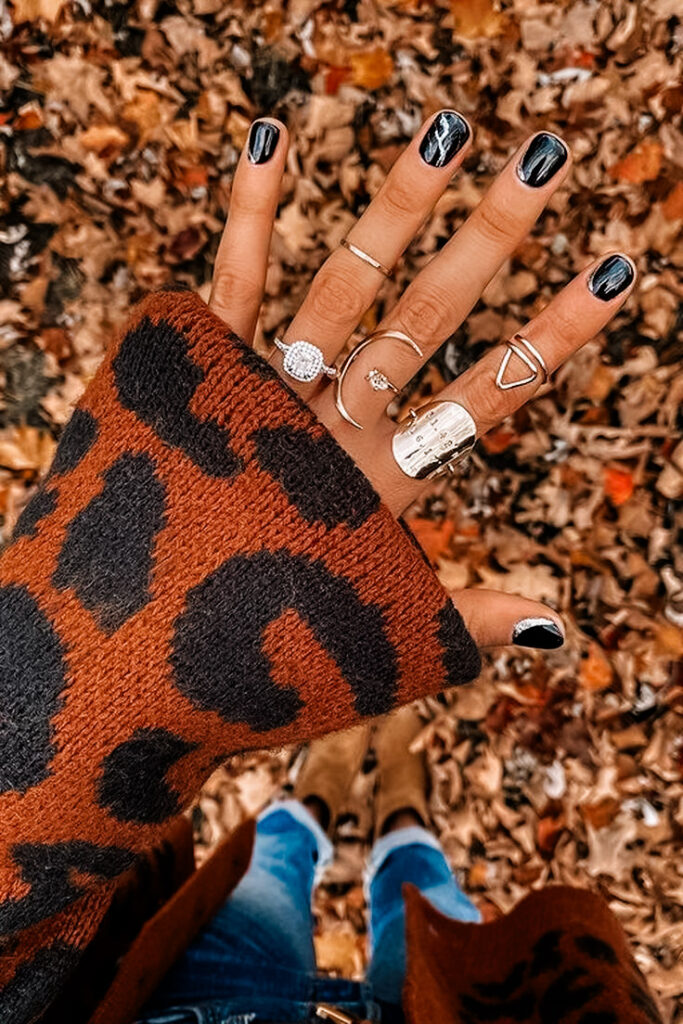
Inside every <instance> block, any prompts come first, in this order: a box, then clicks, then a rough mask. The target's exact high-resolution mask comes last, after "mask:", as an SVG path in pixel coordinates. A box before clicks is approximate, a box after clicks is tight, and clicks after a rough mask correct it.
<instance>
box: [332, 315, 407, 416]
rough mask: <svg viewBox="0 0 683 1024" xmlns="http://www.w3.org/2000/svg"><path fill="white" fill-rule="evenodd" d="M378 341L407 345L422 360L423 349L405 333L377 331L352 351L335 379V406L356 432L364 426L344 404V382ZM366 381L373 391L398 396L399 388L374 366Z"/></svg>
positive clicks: (366, 376) (367, 374)
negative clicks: (361, 355) (363, 353)
mask: <svg viewBox="0 0 683 1024" xmlns="http://www.w3.org/2000/svg"><path fill="white" fill-rule="evenodd" d="M376 341H398V342H400V343H401V344H402V345H407V346H408V348H411V349H412V350H413V352H415V353H416V355H418V356H419V357H420V359H422V349H421V348H420V346H419V345H418V343H417V342H416V341H413V339H412V338H411V337H410V336H409V335H407V334H404V333H403V331H375V332H374V334H369V335H368V337H367V338H364V339H363V341H361V342H360V344H358V345H356V347H355V348H353V349H351V351H350V352H349V354H348V355H347V357H346V359H345V360H344V362H343V363H342V365H341V366H340V368H339V372H338V374H337V377H336V379H335V382H334V385H335V388H334V404H335V405H336V406H337V412H338V413H339V415H340V416H341V418H342V419H344V420H346V422H347V423H350V424H351V426H352V427H355V428H356V430H363V424H362V423H359V422H358V420H355V419H354V418H353V416H352V415H351V413H350V412H349V411H348V409H347V408H346V405H345V403H344V382H345V381H346V375H347V373H348V372H349V370H350V369H351V367H352V366H353V364H354V362H355V361H356V359H357V358H358V356H359V355H360V354H361V352H363V351H364V349H366V348H368V346H370V345H374V343H375V342H376ZM365 379H366V380H367V382H368V383H369V384H370V387H371V388H372V390H373V391H393V393H394V394H395V395H397V394H398V390H399V389H398V388H397V387H396V385H395V384H392V382H391V381H390V380H389V378H388V377H387V376H386V374H385V373H383V372H382V370H379V369H377V367H375V366H373V367H372V369H371V370H369V372H368V373H366V375H365Z"/></svg>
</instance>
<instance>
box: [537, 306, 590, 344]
mask: <svg viewBox="0 0 683 1024" xmlns="http://www.w3.org/2000/svg"><path fill="white" fill-rule="evenodd" d="M585 333H586V328H585V324H584V322H583V314H582V310H581V309H579V308H576V307H571V306H569V305H567V304H563V303H558V306H557V308H556V309H554V310H553V311H552V316H548V318H547V320H546V324H545V329H544V331H543V335H544V336H545V338H548V337H549V340H550V345H549V346H548V343H547V341H546V342H545V344H546V346H547V347H549V348H550V349H551V350H553V349H554V350H556V351H557V350H559V351H560V352H563V351H564V350H566V349H567V347H568V346H571V345H572V344H573V343H574V342H576V340H577V339H578V338H581V337H582V336H583V335H585Z"/></svg>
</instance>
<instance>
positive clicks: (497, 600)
mask: <svg viewBox="0 0 683 1024" xmlns="http://www.w3.org/2000/svg"><path fill="white" fill-rule="evenodd" d="M451 597H452V599H453V604H454V605H455V607H456V608H457V609H458V611H459V612H460V614H461V615H462V617H463V619H464V621H465V625H466V626H467V628H468V629H469V631H470V633H471V634H472V638H473V639H474V642H475V643H476V644H477V646H478V647H500V646H502V645H504V644H517V645H518V646H519V647H536V648H537V649H539V650H546V651H547V650H554V649H555V648H556V647H561V646H562V644H563V643H564V637H565V633H564V626H563V624H562V619H561V618H560V616H559V615H558V614H557V612H554V611H553V610H552V609H551V608H548V606H547V605H545V604H540V603H539V602H538V601H529V600H528V599H527V598H526V597H517V596H515V595H514V594H502V593H500V592H499V591H497V590H479V589H476V590H458V591H456V592H454V593H452V594H451Z"/></svg>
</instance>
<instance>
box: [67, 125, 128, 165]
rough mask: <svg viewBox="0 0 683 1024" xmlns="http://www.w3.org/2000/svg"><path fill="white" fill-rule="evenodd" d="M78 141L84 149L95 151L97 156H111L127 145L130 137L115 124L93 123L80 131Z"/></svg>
mask: <svg viewBox="0 0 683 1024" xmlns="http://www.w3.org/2000/svg"><path fill="white" fill-rule="evenodd" d="M79 141H80V143H81V145H82V146H83V148H84V149H87V150H89V151H90V152H92V153H97V155H98V156H103V155H105V154H106V155H107V156H111V157H113V156H116V155H117V153H118V152H119V151H120V150H122V149H123V148H124V147H125V146H127V145H128V143H129V142H130V139H129V138H128V136H127V135H126V133H125V132H124V131H123V130H122V129H121V128H119V127H118V126H117V125H115V124H94V125H93V126H92V128H88V129H87V131H84V132H83V133H82V135H81V136H80V139H79Z"/></svg>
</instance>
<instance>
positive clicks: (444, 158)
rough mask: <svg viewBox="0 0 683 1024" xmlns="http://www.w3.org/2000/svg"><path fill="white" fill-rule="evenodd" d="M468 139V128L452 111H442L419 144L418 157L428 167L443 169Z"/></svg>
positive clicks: (458, 115)
mask: <svg viewBox="0 0 683 1024" xmlns="http://www.w3.org/2000/svg"><path fill="white" fill-rule="evenodd" d="M469 137H470V126H469V125H468V123H467V121H466V120H465V118H464V117H461V116H460V114H456V113H455V111H454V110H442V111H441V113H440V114H437V115H436V117H435V118H434V120H433V121H432V123H431V124H430V126H429V130H428V132H427V134H426V135H425V137H424V139H423V140H422V142H421V143H420V156H421V157H422V159H423V160H424V161H425V163H427V164H429V166H430V167H445V166H446V164H447V163H449V162H450V161H451V160H452V159H453V157H454V156H455V154H456V153H459V152H460V150H461V149H462V147H463V146H464V145H465V143H466V142H467V140H468V139H469Z"/></svg>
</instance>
